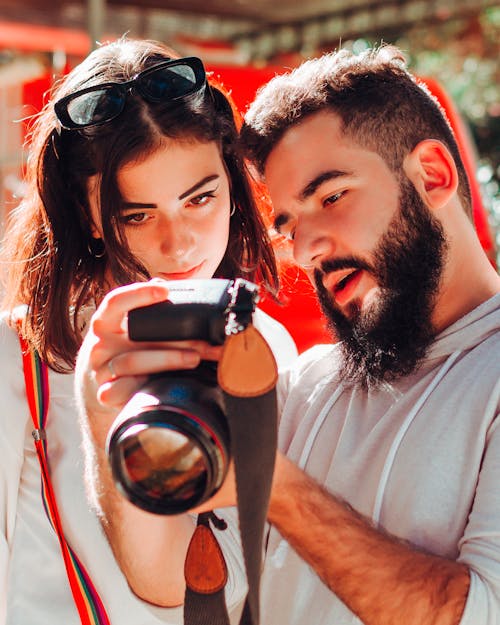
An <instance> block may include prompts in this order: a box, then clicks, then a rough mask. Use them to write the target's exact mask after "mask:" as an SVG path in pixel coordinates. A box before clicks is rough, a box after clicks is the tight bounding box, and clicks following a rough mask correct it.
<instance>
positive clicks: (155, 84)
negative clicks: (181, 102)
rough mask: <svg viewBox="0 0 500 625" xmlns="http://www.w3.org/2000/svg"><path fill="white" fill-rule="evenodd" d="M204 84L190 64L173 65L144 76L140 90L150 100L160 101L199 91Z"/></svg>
mask: <svg viewBox="0 0 500 625" xmlns="http://www.w3.org/2000/svg"><path fill="white" fill-rule="evenodd" d="M202 84H203V83H202V82H201V81H199V80H198V77H197V75H196V72H195V71H194V69H193V68H192V67H190V66H189V65H173V66H171V67H165V68H163V69H158V70H156V71H154V72H151V73H150V74H146V75H145V76H142V77H141V79H140V90H141V92H142V93H143V94H144V96H146V97H147V98H148V99H149V100H153V101H156V102H159V101H161V100H175V99H176V98H181V97H183V96H186V95H188V94H190V93H193V92H194V91H198V89H200V87H201V86H202Z"/></svg>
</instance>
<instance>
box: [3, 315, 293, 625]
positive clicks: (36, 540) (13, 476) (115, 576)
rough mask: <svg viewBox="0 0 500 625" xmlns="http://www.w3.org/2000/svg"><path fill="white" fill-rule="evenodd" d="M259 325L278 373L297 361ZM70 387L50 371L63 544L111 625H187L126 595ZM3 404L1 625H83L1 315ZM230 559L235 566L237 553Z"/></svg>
mask: <svg viewBox="0 0 500 625" xmlns="http://www.w3.org/2000/svg"><path fill="white" fill-rule="evenodd" d="M255 325H256V327H257V328H258V329H259V330H260V331H261V332H262V333H263V335H264V336H265V337H266V339H267V341H268V342H269V344H270V345H271V348H272V350H273V352H274V354H275V356H276V359H277V361H278V366H279V367H283V366H284V365H286V364H288V363H289V362H290V361H291V360H293V359H294V358H295V356H296V354H297V350H296V347H295V344H294V343H293V340H292V338H291V336H290V335H289V334H288V332H287V331H286V330H285V328H284V327H283V326H282V325H281V324H280V323H278V322H277V321H275V320H274V319H271V318H270V317H269V316H268V315H266V314H265V313H263V312H262V311H258V312H257V314H256V315H255ZM73 383H74V381H73V375H72V374H67V375H63V374H59V373H55V372H54V371H50V372H49V385H50V408H49V414H48V420H47V428H46V429H47V441H48V457H49V463H50V469H51V476H52V484H53V487H54V490H55V495H56V499H57V502H58V508H59V512H60V515H61V519H62V525H63V528H64V531H65V534H66V539H67V540H68V542H69V544H70V545H71V546H72V548H73V549H74V551H75V552H76V554H77V555H78V557H79V558H80V560H81V561H82V563H83V565H84V566H85V568H86V569H87V571H88V573H89V574H90V577H91V579H92V581H93V583H94V585H95V586H96V588H97V590H98V592H99V594H100V596H101V599H102V600H103V603H104V605H105V607H106V610H107V612H108V616H109V617H110V620H111V623H112V624H113V625H154V624H159V623H172V624H174V623H182V609H181V608H176V609H160V608H154V607H153V606H150V605H149V604H146V603H144V602H142V601H141V600H139V599H138V598H137V597H136V596H135V595H134V594H133V593H132V592H131V591H130V589H129V587H128V585H127V583H126V580H125V578H124V576H123V575H122V573H121V571H120V570H119V568H118V566H117V565H116V563H115V560H114V557H113V554H112V552H111V549H110V547H109V545H108V543H107V541H106V538H105V536H104V533H103V531H102V529H101V527H100V524H99V521H98V520H97V518H96V516H95V515H94V513H93V512H92V511H91V510H90V509H89V506H88V504H87V500H86V496H85V489H84V482H83V454H82V450H81V439H80V430H79V426H78V422H77V410H76V408H75V402H74V397H73ZM0 397H1V405H2V406H3V408H2V409H1V412H0V419H1V430H0V431H1V435H0V525H1V528H2V531H1V533H0V625H4V623H5V624H7V625H47V623H50V624H51V625H78V624H79V623H80V621H79V618H78V613H77V610H76V608H75V606H74V603H73V598H72V596H71V592H70V590H69V584H68V580H67V576H66V571H65V568H64V563H63V559H62V556H61V552H60V548H59V544H58V540H57V537H56V534H55V533H54V531H53V530H52V527H51V526H50V524H49V521H48V519H47V516H46V514H45V511H44V509H43V505H42V499H41V495H40V469H39V464H38V458H37V456H36V453H35V449H34V445H33V438H32V436H31V431H32V429H33V424H32V420H31V416H30V413H29V409H28V405H27V400H26V395H25V387H24V377H23V370H22V359H21V352H20V347H19V341H18V338H17V335H16V333H15V332H14V331H13V330H12V329H10V328H9V327H8V325H7V323H6V317H5V315H3V316H1V317H0ZM235 540H236V538H235ZM235 549H237V547H235ZM231 560H232V561H234V562H235V563H236V564H235V566H236V568H238V566H239V565H238V563H237V556H236V553H235V554H234V555H233V557H232V558H231ZM231 566H232V565H231V564H230V568H231ZM232 573H233V574H232V577H233V578H235V577H238V574H237V573H236V571H235V570H233V571H232ZM231 588H232V586H231V585H230V586H229V589H231Z"/></svg>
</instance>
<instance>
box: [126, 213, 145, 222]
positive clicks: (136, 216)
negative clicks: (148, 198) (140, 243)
mask: <svg viewBox="0 0 500 625" xmlns="http://www.w3.org/2000/svg"><path fill="white" fill-rule="evenodd" d="M121 219H122V222H123V223H125V224H142V223H144V222H145V221H147V219H148V214H147V213H129V214H128V215H123V216H122V218H121Z"/></svg>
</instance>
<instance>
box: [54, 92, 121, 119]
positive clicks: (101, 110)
mask: <svg viewBox="0 0 500 625" xmlns="http://www.w3.org/2000/svg"><path fill="white" fill-rule="evenodd" d="M122 107H123V95H122V94H121V93H120V92H119V91H117V90H116V89H112V88H111V89H109V88H108V89H98V90H96V91H90V92H88V93H84V94H82V95H80V96H77V97H75V98H73V99H72V100H70V102H68V104H67V107H66V110H67V113H68V116H69V118H70V119H71V121H72V122H73V123H74V124H75V125H77V126H88V125H89V124H100V123H103V122H106V121H109V120H110V119H112V118H113V117H116V116H117V115H118V114H119V113H120V112H121V109H122Z"/></svg>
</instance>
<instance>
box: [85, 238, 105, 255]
mask: <svg viewBox="0 0 500 625" xmlns="http://www.w3.org/2000/svg"><path fill="white" fill-rule="evenodd" d="M87 250H88V252H89V254H90V256H92V257H93V258H102V257H103V256H105V255H106V246H105V245H104V241H103V240H102V239H94V238H92V239H90V241H89V242H88V243H87Z"/></svg>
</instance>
